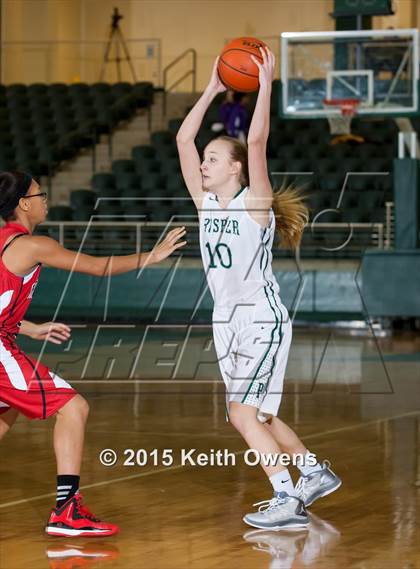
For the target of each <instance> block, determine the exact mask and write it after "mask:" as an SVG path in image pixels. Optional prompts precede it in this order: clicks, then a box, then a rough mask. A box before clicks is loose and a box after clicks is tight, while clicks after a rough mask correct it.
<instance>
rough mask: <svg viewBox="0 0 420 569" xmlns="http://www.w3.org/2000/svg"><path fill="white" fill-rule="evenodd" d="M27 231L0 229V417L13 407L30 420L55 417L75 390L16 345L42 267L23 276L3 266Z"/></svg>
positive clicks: (17, 227)
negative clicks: (10, 249) (9, 249)
mask: <svg viewBox="0 0 420 569" xmlns="http://www.w3.org/2000/svg"><path fill="white" fill-rule="evenodd" d="M28 234H29V231H28V230H27V229H26V228H25V227H23V225H20V223H13V222H12V223H7V224H6V225H5V226H4V227H3V228H2V229H0V414H3V413H7V412H8V410H9V409H10V408H11V407H13V408H14V409H17V410H18V411H19V412H20V413H23V414H24V415H26V416H27V417H29V418H30V419H46V418H47V417H50V416H51V415H54V414H55V413H56V412H57V411H58V410H59V409H61V408H62V407H63V406H64V405H65V404H66V403H67V402H68V401H69V400H70V399H71V398H72V397H74V396H75V395H76V392H75V391H74V389H73V388H72V387H71V385H69V384H68V383H67V382H66V381H64V379H62V378H61V377H60V376H58V375H56V374H55V373H54V372H52V371H51V370H50V369H49V368H48V367H47V366H45V365H44V364H42V363H41V362H39V361H36V360H34V359H32V358H31V357H30V356H27V355H26V354H25V353H24V352H23V351H22V350H21V349H20V348H19V346H18V345H17V344H16V343H15V338H16V335H17V333H18V331H19V326H20V322H21V321H22V319H23V318H24V316H25V313H26V311H27V310H28V308H29V305H30V303H31V300H32V295H33V293H34V290H35V287H36V285H37V283H38V277H39V272H40V270H41V265H37V266H36V267H35V268H34V269H33V270H32V271H31V272H30V273H28V274H27V275H25V276H24V277H19V276H17V275H15V274H14V273H12V272H10V271H9V270H8V269H7V268H6V267H5V265H4V263H3V259H2V256H3V253H4V251H5V250H6V249H7V247H8V244H9V243H12V242H13V241H14V240H15V239H19V237H20V236H21V235H28Z"/></svg>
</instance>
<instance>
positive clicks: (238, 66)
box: [217, 37, 266, 93]
mask: <svg viewBox="0 0 420 569" xmlns="http://www.w3.org/2000/svg"><path fill="white" fill-rule="evenodd" d="M260 47H266V45H265V43H264V42H262V41H261V40H259V39H257V38H248V37H245V38H236V39H234V40H232V41H231V42H230V43H228V44H227V45H225V47H224V48H223V51H222V53H221V54H220V59H219V64H218V66H217V71H218V73H219V77H220V79H221V81H222V82H223V84H224V85H226V87H228V88H229V89H233V90H234V91H239V92H242V93H251V92H252V91H257V89H258V87H259V81H258V67H257V66H256V65H255V63H254V62H253V61H252V59H251V55H253V56H254V57H256V58H257V59H258V60H259V61H260V62H261V63H262V57H261V52H260V49H259V48H260Z"/></svg>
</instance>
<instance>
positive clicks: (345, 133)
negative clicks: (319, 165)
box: [324, 99, 364, 144]
mask: <svg viewBox="0 0 420 569" xmlns="http://www.w3.org/2000/svg"><path fill="white" fill-rule="evenodd" d="M359 105H360V100H359V99H324V108H326V109H328V108H332V107H335V108H337V109H339V111H340V114H338V113H337V114H334V115H329V116H328V117H327V118H328V123H329V125H330V133H331V134H332V135H334V138H333V139H332V140H331V144H339V143H340V142H348V141H349V140H353V141H355V142H359V143H361V142H364V138H362V137H361V136H356V135H354V134H352V133H351V121H352V119H353V117H354V116H355V115H357V109H358V108H359Z"/></svg>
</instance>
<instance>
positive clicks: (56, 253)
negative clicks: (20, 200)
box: [3, 227, 186, 277]
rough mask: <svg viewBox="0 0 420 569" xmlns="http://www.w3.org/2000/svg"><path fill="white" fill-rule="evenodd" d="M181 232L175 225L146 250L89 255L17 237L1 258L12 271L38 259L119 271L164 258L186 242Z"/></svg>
mask: <svg viewBox="0 0 420 569" xmlns="http://www.w3.org/2000/svg"><path fill="white" fill-rule="evenodd" d="M185 233H186V232H185V228H184V227H178V228H176V229H173V230H172V231H170V232H169V233H168V235H167V236H166V237H165V239H164V240H163V241H162V242H161V243H159V244H157V245H155V247H154V248H153V249H152V250H151V251H149V252H147V253H139V254H133V255H120V256H110V257H93V256H91V255H85V254H84V253H78V252H75V251H70V250H69V249H65V248H64V247H62V246H61V245H60V244H59V243H57V241H55V240H54V239H51V238H50V237H32V236H28V237H21V238H20V239H17V240H16V242H15V243H14V244H13V245H12V246H11V247H10V248H9V249H7V250H6V251H5V253H4V255H3V261H4V262H5V264H6V266H7V268H8V269H9V270H10V271H12V272H14V273H16V274H26V273H27V272H29V270H30V269H31V268H32V267H34V266H35V265H37V264H38V263H42V264H45V265H49V266H50V267H55V268H57V269H64V270H65V271H75V272H78V273H86V274H88V275H95V276H98V277H100V276H108V275H119V274H121V273H127V272H129V271H134V270H136V269H139V268H140V267H145V266H148V265H152V264H154V263H159V262H160V261H162V260H163V259H166V257H168V256H169V255H171V254H172V253H173V252H174V251H175V250H176V249H179V248H180V247H183V246H184V245H185V244H186V241H180V239H181V238H182V237H184V235H185Z"/></svg>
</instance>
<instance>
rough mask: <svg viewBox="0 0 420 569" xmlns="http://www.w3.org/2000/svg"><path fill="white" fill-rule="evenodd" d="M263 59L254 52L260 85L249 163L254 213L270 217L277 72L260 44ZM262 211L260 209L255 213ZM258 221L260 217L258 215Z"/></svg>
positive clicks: (250, 200)
mask: <svg viewBox="0 0 420 569" xmlns="http://www.w3.org/2000/svg"><path fill="white" fill-rule="evenodd" d="M260 51H261V56H262V58H263V62H262V63H260V62H259V61H258V60H257V59H256V58H255V57H253V56H251V57H252V59H253V61H254V63H255V64H256V65H257V66H258V70H259V82H260V89H259V92H258V98H257V104H256V106H255V110H254V114H253V116H252V120H251V125H250V127H249V133H248V165H249V203H248V204H247V205H248V208H249V209H250V210H252V211H250V213H251V215H253V217H258V218H260V217H261V214H262V216H263V217H264V216H265V217H266V218H267V213H265V214H264V213H263V212H264V211H266V212H267V211H268V210H269V209H270V207H271V204H272V200H273V189H272V187H271V183H270V179H269V177H268V169H267V156H266V152H267V140H268V135H269V132H270V99H271V84H272V81H273V76H274V65H275V58H274V54H273V53H272V52H271V51H270V50H269V49H263V48H260ZM252 212H261V213H254V214H253V213H252ZM259 221H261V220H260V219H259Z"/></svg>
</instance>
